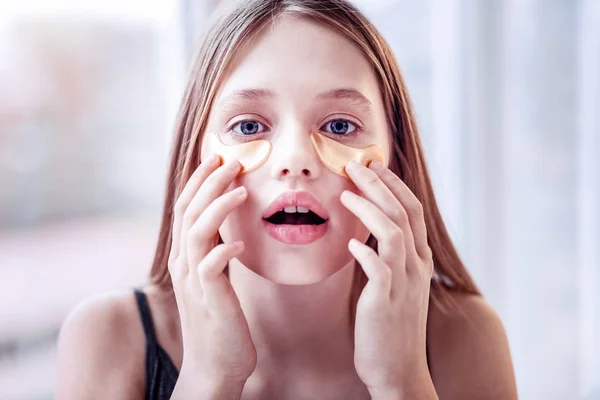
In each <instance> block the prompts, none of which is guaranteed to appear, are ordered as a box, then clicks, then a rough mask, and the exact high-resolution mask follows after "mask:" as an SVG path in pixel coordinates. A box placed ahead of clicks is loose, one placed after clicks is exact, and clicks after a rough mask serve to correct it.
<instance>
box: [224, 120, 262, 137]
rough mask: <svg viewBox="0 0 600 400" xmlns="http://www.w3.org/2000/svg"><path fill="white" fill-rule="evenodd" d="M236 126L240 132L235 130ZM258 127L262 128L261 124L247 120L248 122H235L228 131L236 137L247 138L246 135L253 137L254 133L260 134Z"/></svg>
mask: <svg viewBox="0 0 600 400" xmlns="http://www.w3.org/2000/svg"><path fill="white" fill-rule="evenodd" d="M238 126H239V127H240V129H241V132H240V131H238V130H236V129H235V128H236V127H238ZM259 126H262V124H261V123H260V122H258V121H254V120H251V119H248V120H244V121H239V122H237V123H236V124H234V125H233V126H232V127H231V128H230V129H231V130H233V131H234V132H235V133H237V134H238V135H244V136H248V135H254V134H256V133H260V132H258V130H259ZM263 127H264V126H263Z"/></svg>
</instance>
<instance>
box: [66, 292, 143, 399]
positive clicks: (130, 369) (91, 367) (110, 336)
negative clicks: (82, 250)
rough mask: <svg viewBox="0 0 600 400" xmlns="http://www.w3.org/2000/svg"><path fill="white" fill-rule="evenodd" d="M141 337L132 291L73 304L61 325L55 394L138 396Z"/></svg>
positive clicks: (79, 397)
mask: <svg viewBox="0 0 600 400" xmlns="http://www.w3.org/2000/svg"><path fill="white" fill-rule="evenodd" d="M143 338H144V332H143V328H142V324H141V320H140V317H139V312H138V308H137V304H136V301H135V297H134V294H133V291H132V290H131V291H126V292H118V293H109V294H104V295H99V296H95V297H92V298H89V299H87V300H85V301H83V302H81V303H80V304H78V305H77V306H76V307H75V308H74V309H73V310H72V311H71V312H70V313H69V315H68V316H67V318H66V319H65V321H64V322H63V324H62V326H61V329H60V334H59V338H58V382H57V391H56V398H57V399H59V400H62V399H65V400H68V399H96V398H114V399H125V398H127V399H131V398H143V396H144V379H145V376H144V365H145V364H144V360H145V340H144V339H143Z"/></svg>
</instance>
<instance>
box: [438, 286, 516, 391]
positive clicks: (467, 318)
mask: <svg viewBox="0 0 600 400" xmlns="http://www.w3.org/2000/svg"><path fill="white" fill-rule="evenodd" d="M452 296H453V300H455V304H456V307H447V308H445V309H441V308H439V307H437V306H435V305H434V303H433V302H432V303H431V305H430V310H429V317H428V328H427V340H428V347H429V363H430V370H431V376H432V379H433V382H434V385H435V387H436V391H437V392H438V395H439V398H440V399H465V400H469V399H490V400H494V399H516V398H517V389H516V384H515V377H514V370H513V365H512V359H511V355H510V349H509V344H508V339H507V336H506V331H505V329H504V325H503V324H502V321H501V320H500V318H499V316H498V314H497V313H496V311H495V310H494V309H493V308H492V306H491V305H490V304H489V303H488V302H487V301H486V300H485V299H484V298H483V297H481V296H476V295H464V294H453V295H452Z"/></svg>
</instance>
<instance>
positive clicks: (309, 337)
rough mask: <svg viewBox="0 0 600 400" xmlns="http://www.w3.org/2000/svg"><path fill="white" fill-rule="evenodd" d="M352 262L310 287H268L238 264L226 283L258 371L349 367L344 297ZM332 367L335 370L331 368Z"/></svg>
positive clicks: (348, 293) (349, 332)
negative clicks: (238, 307) (247, 333)
mask: <svg viewBox="0 0 600 400" xmlns="http://www.w3.org/2000/svg"><path fill="white" fill-rule="evenodd" d="M353 276H354V262H350V263H348V264H347V265H346V266H344V267H343V268H342V269H340V270H339V271H337V272H336V273H335V274H333V275H332V276H330V277H328V278H327V279H325V280H323V281H321V282H318V283H315V284H311V285H281V284H276V283H273V282H271V281H269V280H267V279H264V278H262V277H261V276H259V275H257V274H255V273H254V272H252V271H250V270H249V269H247V268H246V267H245V266H244V265H242V264H241V263H240V262H239V261H238V260H236V259H234V260H232V261H231V262H230V263H229V279H230V281H231V284H232V286H233V288H234V290H235V292H236V294H237V296H238V298H239V300H240V303H241V306H242V310H243V311H244V315H245V316H246V319H247V321H248V325H249V328H250V332H251V335H252V340H253V342H254V344H255V346H256V349H257V352H258V354H259V360H258V363H259V365H258V366H257V368H259V367H260V366H261V365H263V366H264V365H265V364H269V365H270V366H274V367H278V368H279V367H284V366H292V365H302V366H303V367H306V368H309V369H313V370H314V367H315V365H314V364H315V363H318V365H319V366H320V367H321V368H323V367H325V365H324V362H327V363H329V365H327V368H330V367H337V368H338V369H339V368H340V367H342V366H347V365H348V364H349V365H353V351H354V348H353V343H352V329H353V327H352V326H351V324H350V317H351V316H350V300H351V299H350V296H351V290H352V281H353ZM334 364H335V365H334Z"/></svg>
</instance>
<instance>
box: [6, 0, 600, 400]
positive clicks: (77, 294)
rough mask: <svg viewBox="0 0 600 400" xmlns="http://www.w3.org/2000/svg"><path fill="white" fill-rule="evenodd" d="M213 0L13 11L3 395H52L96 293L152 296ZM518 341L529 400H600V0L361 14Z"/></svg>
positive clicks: (454, 4) (472, 258)
mask: <svg viewBox="0 0 600 400" xmlns="http://www.w3.org/2000/svg"><path fill="white" fill-rule="evenodd" d="M215 2H216V1H200V0H195V1H194V0H179V1H176V0H172V1H169V0H163V1H160V0H145V1H142V0H108V1H107V0H104V1H100V0H97V1H91V0H88V1H76V0H38V1H34V0H21V1H18V2H17V1H12V0H1V1H0V304H1V308H0V399H6V400H11V399H15V400H19V399H51V398H52V397H53V396H52V392H53V387H54V384H55V357H56V350H55V342H56V335H57V332H58V329H59V327H60V324H61V322H62V320H63V319H64V317H65V316H66V315H67V313H68V311H69V310H70V309H71V308H72V307H73V306H74V305H75V304H77V303H78V302H79V301H81V300H82V299H84V298H86V297H88V296H91V295H94V294H98V293H104V292H107V291H113V290H123V289H127V288H131V287H133V286H134V285H138V284H141V283H142V282H143V281H144V278H145V275H146V273H147V271H148V269H149V263H150V260H151V258H152V254H153V251H154V246H155V242H156V237H157V227H158V220H159V215H160V207H161V202H162V195H163V187H164V185H163V183H164V180H165V168H166V162H167V154H168V150H169V149H168V146H169V137H170V135H171V131H172V128H173V120H174V117H175V113H176V110H177V107H178V103H179V101H180V97H181V94H182V90H183V85H184V82H185V80H186V78H187V76H186V75H187V69H188V66H189V61H190V57H191V55H192V54H193V52H194V49H195V46H196V45H197V43H198V42H197V37H198V35H199V32H200V31H201V29H202V27H203V22H204V21H205V19H206V17H207V15H208V14H209V13H210V10H211V9H212V7H213V6H214V4H213V3H215ZM357 3H358V4H359V6H360V7H361V8H362V9H363V10H365V11H366V12H367V14H368V15H369V16H370V17H371V18H372V19H373V21H374V23H375V24H376V25H377V26H378V27H379V28H380V30H381V31H382V32H383V34H384V36H385V37H386V38H387V40H388V41H389V42H390V43H391V44H392V46H393V48H394V51H395V53H396V55H397V58H398V60H399V62H400V65H401V67H402V69H403V72H404V75H405V78H406V80H407V82H408V85H409V88H410V90H411V94H412V98H413V100H414V103H415V107H416V111H417V115H418V120H419V123H420V127H421V132H422V136H423V141H424V145H425V151H426V155H427V159H428V163H429V167H430V169H431V173H432V177H433V180H434V185H435V187H436V191H437V195H438V199H439V202H440V204H441V207H442V210H443V213H444V216H445V218H446V222H447V224H448V227H449V229H450V231H451V233H452V236H453V238H454V240H455V241H456V244H457V246H458V248H459V250H460V253H461V254H462V256H463V258H464V260H465V262H466V263H467V265H468V267H469V269H470V271H471V273H472V274H473V275H474V277H475V278H476V281H477V282H478V284H479V285H480V287H481V288H482V290H483V292H484V294H485V296H486V297H487V298H488V300H489V301H490V302H491V304H492V305H493V306H494V307H495V308H496V310H497V311H498V313H499V314H500V316H501V318H502V320H503V321H504V324H505V326H506V329H507V331H508V335H509V340H510V344H511V351H512V355H513V358H514V363H515V369H516V373H517V381H518V387H519V393H520V398H521V399H526V400H539V399H544V400H546V399H547V400H554V399H556V400H559V399H560V400H572V399H582V400H583V399H586V400H591V399H600V343H599V340H600V251H599V247H598V243H599V242H600V211H599V207H600V161H599V159H600V117H599V116H600V2H599V1H596V0H572V1H571V0H506V1H501V0H487V1H486V0H425V1H418V2H417V1H411V0H385V1H375V0H373V1H368V0H361V1H357Z"/></svg>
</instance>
